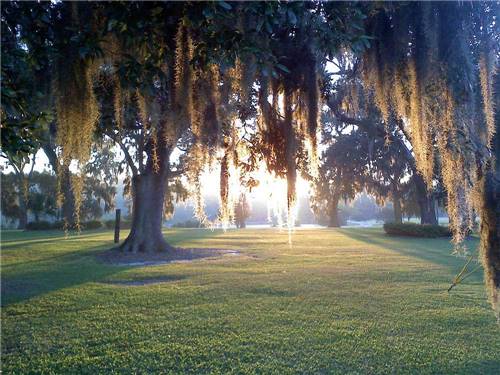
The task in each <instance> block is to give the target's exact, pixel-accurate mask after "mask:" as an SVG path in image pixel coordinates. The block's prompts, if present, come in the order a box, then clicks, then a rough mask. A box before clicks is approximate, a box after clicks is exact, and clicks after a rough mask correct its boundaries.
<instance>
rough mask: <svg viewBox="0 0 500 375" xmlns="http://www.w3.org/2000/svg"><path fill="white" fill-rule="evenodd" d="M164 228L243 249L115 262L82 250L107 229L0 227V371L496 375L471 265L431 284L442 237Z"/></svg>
mask: <svg viewBox="0 0 500 375" xmlns="http://www.w3.org/2000/svg"><path fill="white" fill-rule="evenodd" d="M124 235H125V233H123V234H122V237H123V236H124ZM166 236H167V238H168V239H169V240H170V241H171V242H172V243H174V244H176V245H178V246H184V247H211V248H214V247H217V248H226V249H237V250H240V251H241V252H242V254H243V255H242V256H225V257H223V258H220V259H204V260H197V261H195V262H192V263H177V264H169V265H161V266H154V267H142V268H141V267H138V268H127V267H118V266H109V265H104V264H101V263H98V262H97V261H96V260H95V258H94V254H95V253H96V252H99V251H102V250H103V249H106V248H109V247H110V246H112V233H111V232H103V231H101V232H86V233H84V234H82V235H80V236H72V237H69V238H67V239H65V238H64V237H63V236H61V235H60V233H58V232H36V233H23V232H18V231H5V232H3V233H2V267H1V271H2V366H3V371H4V372H5V373H59V374H60V373H65V374H66V373H88V374H96V373H103V372H115V373H146V372H149V373H158V372H162V373H228V372H229V373H230V372H232V373H266V374H267V373H276V374H286V373H342V374H344V373H361V374H366V373H384V374H385V373H395V374H401V373H440V374H441V373H450V374H457V373H464V374H465V373H467V374H469V373H478V374H488V373H491V374H495V373H499V369H500V328H499V326H498V325H497V323H496V322H495V319H494V316H493V313H492V311H491V310H490V307H489V305H488V304H487V302H486V297H485V293H484V290H483V284H482V277H481V274H480V273H478V274H477V275H474V276H473V277H471V278H469V279H467V280H466V281H465V282H464V284H461V285H459V286H458V287H457V288H456V289H454V290H453V291H452V293H451V294H447V293H446V289H447V287H448V286H449V284H450V280H451V279H452V277H453V276H454V275H455V273H456V272H457V271H458V270H459V268H460V267H461V265H462V264H463V260H461V259H457V258H455V257H453V256H452V255H450V253H451V247H450V245H449V243H448V241H447V240H446V239H412V238H397V237H388V236H386V235H384V234H383V232H382V229H337V230H328V229H324V230H298V231H297V232H296V233H295V235H294V236H293V242H294V243H293V247H292V248H290V247H289V245H288V244H287V235H286V233H279V232H277V231H274V230H241V231H228V232H226V233H223V232H221V231H215V232H211V231H208V230H189V229H187V230H186V229H185V230H169V231H166ZM472 245H474V243H473V244H472ZM159 277H164V278H168V281H167V282H164V283H160V284H149V285H144V286H123V285H116V284H113V283H112V282H113V281H127V280H147V279H151V278H159Z"/></svg>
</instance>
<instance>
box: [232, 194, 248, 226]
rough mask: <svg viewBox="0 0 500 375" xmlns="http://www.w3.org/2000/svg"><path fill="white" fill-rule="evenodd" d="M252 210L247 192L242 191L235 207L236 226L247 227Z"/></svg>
mask: <svg viewBox="0 0 500 375" xmlns="http://www.w3.org/2000/svg"><path fill="white" fill-rule="evenodd" d="M250 214H251V210H250V204H249V203H248V200H247V196H246V194H245V193H241V194H240V197H239V199H238V201H237V202H236V204H235V207H234V223H235V224H236V228H245V227H246V220H247V219H248V218H249V217H250Z"/></svg>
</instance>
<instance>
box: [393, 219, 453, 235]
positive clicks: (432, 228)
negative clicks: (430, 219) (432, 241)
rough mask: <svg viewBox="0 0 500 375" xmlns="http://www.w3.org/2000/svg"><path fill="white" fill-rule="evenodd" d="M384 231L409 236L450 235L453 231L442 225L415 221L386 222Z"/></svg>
mask: <svg viewBox="0 0 500 375" xmlns="http://www.w3.org/2000/svg"><path fill="white" fill-rule="evenodd" d="M384 231H385V233H387V234H388V235H391V236H408V237H426V238H436V237H450V236H451V231H450V228H448V227H443V226H441V225H430V224H423V225H422V224H414V223H403V224H398V223H385V224H384Z"/></svg>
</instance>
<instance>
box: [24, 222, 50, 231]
mask: <svg viewBox="0 0 500 375" xmlns="http://www.w3.org/2000/svg"><path fill="white" fill-rule="evenodd" d="M49 229H53V226H52V223H49V222H48V221H45V220H41V221H32V222H30V223H28V224H26V230H49Z"/></svg>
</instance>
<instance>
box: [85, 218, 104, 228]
mask: <svg viewBox="0 0 500 375" xmlns="http://www.w3.org/2000/svg"><path fill="white" fill-rule="evenodd" d="M81 227H82V229H83V230H90V229H100V228H102V223H101V222H100V221H99V220H90V221H85V222H83V223H81Z"/></svg>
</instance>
